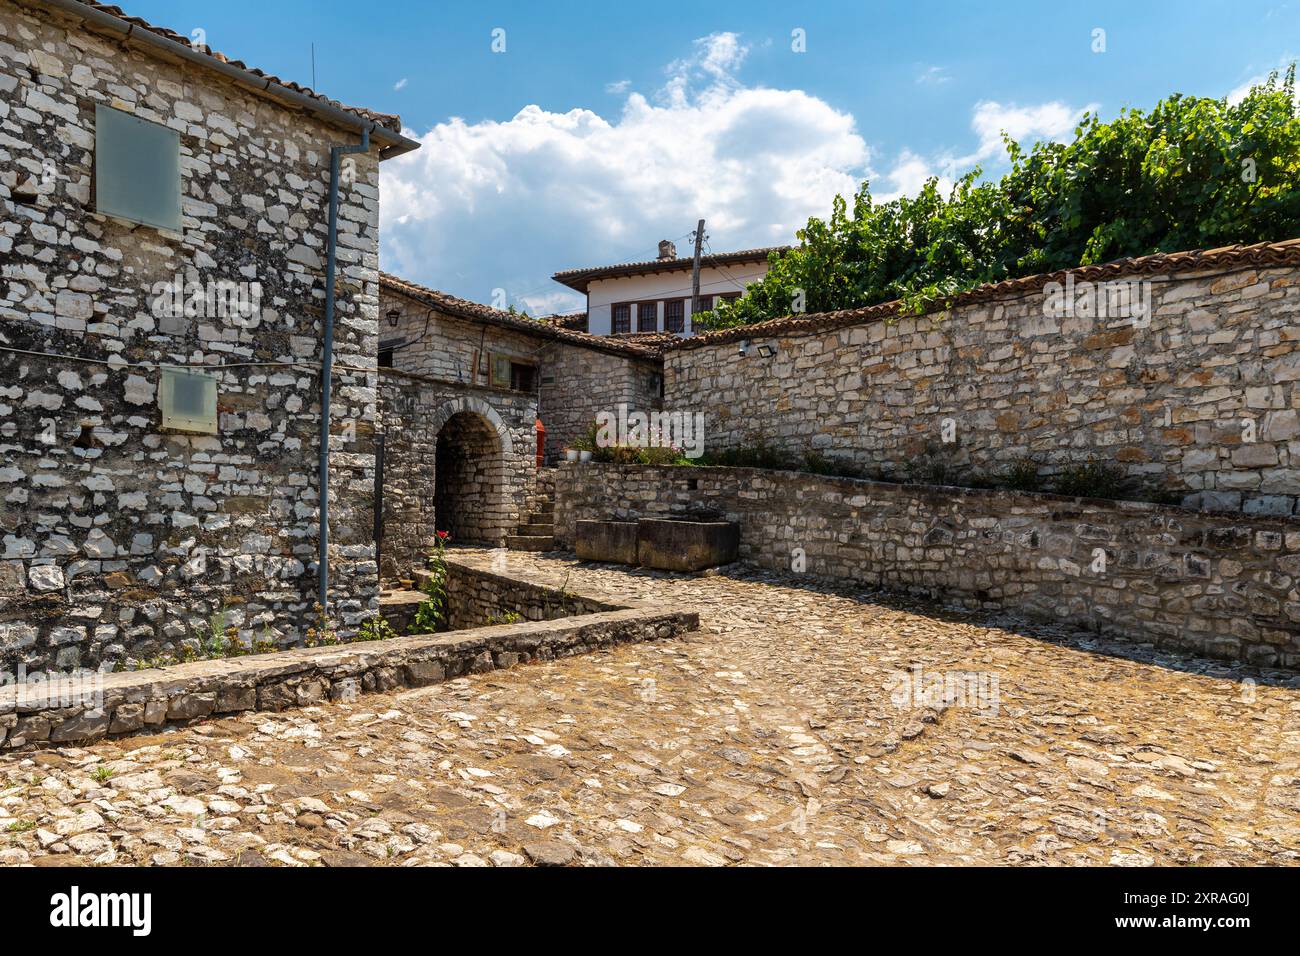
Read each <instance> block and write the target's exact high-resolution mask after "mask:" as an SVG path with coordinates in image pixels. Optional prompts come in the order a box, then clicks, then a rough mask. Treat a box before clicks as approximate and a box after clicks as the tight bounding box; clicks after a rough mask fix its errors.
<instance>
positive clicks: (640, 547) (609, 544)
mask: <svg viewBox="0 0 1300 956" xmlns="http://www.w3.org/2000/svg"><path fill="white" fill-rule="evenodd" d="M575 532H576V533H575V534H574V551H575V552H576V554H577V556H578V558H579V559H580V560H583V561H604V562H609V563H612V564H631V565H640V566H641V567H645V568H656V569H658V570H661V571H686V572H693V571H703V570H705V569H706V568H715V567H718V566H719V565H723V564H731V563H732V562H733V561H735V560H736V559H737V556H738V554H739V551H740V526H739V525H738V524H736V523H735V522H734V521H685V520H681V519H677V518H641V519H640V520H638V521H586V520H583V521H578V522H577V523H576V529H575Z"/></svg>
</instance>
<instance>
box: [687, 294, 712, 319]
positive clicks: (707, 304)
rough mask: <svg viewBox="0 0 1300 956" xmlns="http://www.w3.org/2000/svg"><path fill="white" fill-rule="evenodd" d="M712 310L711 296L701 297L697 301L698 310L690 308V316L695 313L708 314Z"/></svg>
mask: <svg viewBox="0 0 1300 956" xmlns="http://www.w3.org/2000/svg"><path fill="white" fill-rule="evenodd" d="M712 308H713V296H711V295H701V296H700V299H699V308H695V307H694V306H692V308H691V314H695V313H696V312H708V311H709V310H710V309H712Z"/></svg>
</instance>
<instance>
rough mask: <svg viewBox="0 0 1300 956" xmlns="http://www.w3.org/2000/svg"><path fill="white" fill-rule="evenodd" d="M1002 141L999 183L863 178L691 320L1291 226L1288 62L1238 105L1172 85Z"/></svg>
mask: <svg viewBox="0 0 1300 956" xmlns="http://www.w3.org/2000/svg"><path fill="white" fill-rule="evenodd" d="M1004 142H1005V145H1006V150H1007V154H1008V158H1009V161H1010V169H1009V170H1008V172H1007V173H1006V174H1005V175H1004V176H1002V177H1001V179H999V180H997V181H993V182H987V181H985V182H982V181H980V178H981V171H980V170H979V169H978V168H976V169H974V170H972V171H970V172H969V173H967V174H966V175H965V176H963V177H961V178H960V179H959V180H958V181H957V182H956V184H955V185H954V186H953V187H952V189H951V191H949V192H948V194H947V195H944V194H943V193H942V192H941V191H940V189H939V184H938V181H937V180H936V179H933V178H932V179H930V180H929V181H928V182H927V183H926V184H925V186H924V187H923V188H922V189H921V190H920V192H919V193H917V194H916V195H915V196H903V197H900V198H898V199H894V200H891V201H889V202H884V203H880V202H876V201H875V200H873V198H872V196H871V191H870V183H869V182H864V183H863V184H862V185H861V188H860V189H859V190H858V192H857V194H856V195H855V196H854V197H852V199H851V200H850V201H846V200H845V199H844V197H842V196H837V197H836V198H835V201H834V204H833V207H832V209H831V213H830V216H829V218H827V219H825V220H823V219H819V218H812V219H809V220H808V223H807V225H806V226H805V227H804V228H803V229H801V230H799V233H798V237H799V241H800V244H799V246H798V248H796V249H793V250H791V251H789V252H787V253H786V254H785V255H783V256H777V255H776V254H773V255H772V257H771V260H770V264H769V267H768V272H767V274H766V275H765V276H764V278H763V279H762V280H760V281H759V282H756V283H754V284H752V285H750V286H749V287H748V289H747V290H746V293H745V295H744V296H743V297H742V298H740V299H736V300H734V301H732V302H729V303H724V304H721V305H719V307H718V308H717V309H716V310H714V311H713V312H706V313H703V314H701V315H700V316H698V317H693V319H692V321H694V322H695V323H696V325H697V326H699V325H704V326H707V327H710V328H726V327H731V326H738V325H745V324H749V323H753V322H761V321H763V320H765V319H771V318H777V317H780V316H785V315H790V314H791V313H793V312H794V311H796V306H795V303H796V302H798V303H799V304H801V305H802V306H803V308H804V310H805V311H806V312H810V313H811V312H826V311H831V310H834V309H852V308H861V307H863V306H870V305H876V304H879V303H884V302H890V301H893V300H899V301H900V302H901V306H902V311H903V312H912V313H915V312H919V311H923V310H925V309H927V308H942V307H943V306H944V305H945V304H946V302H947V301H948V300H950V299H951V298H952V297H953V296H955V295H956V294H958V293H960V292H962V291H965V290H967V289H970V288H973V287H975V286H977V285H981V284H983V283H986V282H998V281H1000V280H1002V279H1008V278H1016V277H1020V276H1028V275H1033V274H1035V273H1044V272H1052V271H1055V270H1058V269H1068V268H1073V267H1076V266H1080V265H1088V264H1092V263H1100V262H1109V261H1112V260H1115V259H1121V258H1124V257H1126V256H1143V255H1148V254H1151V253H1157V252H1177V251H1182V250H1188V249H1212V248H1215V247H1217V246H1224V245H1231V244H1233V243H1246V244H1249V243H1255V242H1260V241H1262V240H1272V241H1280V240H1284V239H1291V238H1294V237H1295V236H1296V235H1298V234H1300V108H1297V103H1296V98H1295V65H1294V64H1293V65H1292V67H1291V68H1290V69H1289V70H1287V72H1286V74H1285V76H1284V77H1282V79H1281V81H1280V82H1279V78H1278V76H1277V74H1273V75H1271V76H1270V77H1269V78H1268V80H1267V81H1266V82H1264V83H1262V84H1259V85H1257V86H1254V87H1252V88H1251V90H1250V91H1249V92H1248V93H1247V94H1246V96H1245V97H1243V98H1242V99H1241V100H1239V101H1238V102H1235V103H1229V102H1228V101H1227V100H1226V99H1217V100H1216V99H1208V98H1204V97H1197V96H1183V95H1181V94H1173V95H1171V96H1168V97H1166V98H1165V99H1163V100H1161V101H1159V102H1158V103H1156V104H1155V106H1154V107H1152V108H1151V109H1150V110H1149V111H1143V110H1138V109H1126V110H1123V111H1122V112H1121V113H1120V115H1119V116H1118V117H1116V118H1115V119H1113V120H1111V121H1109V122H1102V121H1101V120H1100V119H1099V118H1098V117H1097V116H1096V115H1094V114H1088V115H1086V116H1084V118H1083V119H1082V120H1081V121H1080V122H1079V124H1078V126H1077V127H1076V128H1075V130H1074V137H1073V139H1072V140H1071V141H1069V142H1064V143H1060V142H1048V141H1044V142H1039V143H1036V144H1034V145H1033V146H1032V148H1030V149H1024V148H1022V147H1021V146H1019V145H1018V144H1016V143H1015V142H1014V141H1012V140H1011V139H1010V138H1005V139H1004Z"/></svg>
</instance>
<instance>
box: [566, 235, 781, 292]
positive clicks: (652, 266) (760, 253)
mask: <svg viewBox="0 0 1300 956" xmlns="http://www.w3.org/2000/svg"><path fill="white" fill-rule="evenodd" d="M789 250H790V247H789V246H767V247H766V248H763V249H742V250H741V251H740V252H717V253H714V254H712V255H708V256H701V257H700V265H701V266H729V265H736V264H738V263H741V262H766V261H767V257H768V255H769V253H773V252H776V253H784V252H788V251H789ZM694 265H695V259H694V258H693V257H691V256H687V257H685V258H678V259H648V260H646V261H645V262H620V263H618V264H617V265H612V266H595V267H593V268H590V269H566V270H565V271H563V272H557V273H555V275H553V276H551V278H552V279H554V280H555V281H556V282H560V283H563V284H564V285H567V286H568V287H569V288H570V289H576V290H577V291H579V292H583V293H585V292H586V291H587V284H588V283H589V282H591V281H592V280H593V279H612V278H615V277H622V276H639V275H648V274H650V273H652V272H677V271H680V270H682V269H691V268H693V267H694Z"/></svg>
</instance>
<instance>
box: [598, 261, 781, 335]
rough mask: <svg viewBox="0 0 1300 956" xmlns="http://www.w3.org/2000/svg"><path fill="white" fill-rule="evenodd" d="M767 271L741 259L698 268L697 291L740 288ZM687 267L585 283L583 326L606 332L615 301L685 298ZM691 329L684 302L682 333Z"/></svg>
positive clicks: (688, 281)
mask: <svg viewBox="0 0 1300 956" xmlns="http://www.w3.org/2000/svg"><path fill="white" fill-rule="evenodd" d="M766 274H767V262H766V261H763V262H744V263H740V264H739V265H729V266H724V267H723V268H722V269H718V268H713V267H704V268H701V269H700V294H701V295H709V294H713V295H716V294H718V293H722V292H743V291H745V286H747V285H749V284H750V283H752V282H757V281H758V280H759V279H761V278H763V276H765V275H766ZM690 294H691V270H690V269H680V270H674V271H672V272H656V273H652V274H650V275H642V276H622V277H619V278H614V279H598V280H596V281H594V282H592V283H591V284H590V285H589V286H588V287H587V329H588V331H589V332H591V334H592V335H609V334H610V306H611V305H612V304H613V303H615V302H638V301H642V300H647V299H676V298H683V297H684V298H689V297H690ZM663 324H664V317H663V307H662V306H660V308H659V331H663ZM632 331H634V332H635V331H636V310H635V309H633V310H632ZM691 333H692V322H691V304H690V303H689V302H687V303H686V334H687V335H690V334H691Z"/></svg>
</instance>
